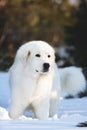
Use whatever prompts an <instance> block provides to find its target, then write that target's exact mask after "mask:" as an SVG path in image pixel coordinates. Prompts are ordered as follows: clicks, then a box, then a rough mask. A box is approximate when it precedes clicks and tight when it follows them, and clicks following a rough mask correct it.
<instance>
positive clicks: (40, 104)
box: [33, 99, 49, 120]
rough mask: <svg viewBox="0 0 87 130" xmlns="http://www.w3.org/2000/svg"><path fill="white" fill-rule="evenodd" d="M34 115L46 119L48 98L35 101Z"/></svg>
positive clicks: (47, 115)
mask: <svg viewBox="0 0 87 130" xmlns="http://www.w3.org/2000/svg"><path fill="white" fill-rule="evenodd" d="M33 107H34V114H35V117H36V118H38V119H40V120H47V119H48V117H49V100H48V99H43V100H40V101H38V100H37V101H35V102H34V104H33Z"/></svg>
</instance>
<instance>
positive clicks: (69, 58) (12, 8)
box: [0, 0, 87, 77]
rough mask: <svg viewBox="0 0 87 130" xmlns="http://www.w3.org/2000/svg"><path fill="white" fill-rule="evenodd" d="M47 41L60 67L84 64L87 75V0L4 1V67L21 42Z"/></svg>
mask: <svg viewBox="0 0 87 130" xmlns="http://www.w3.org/2000/svg"><path fill="white" fill-rule="evenodd" d="M30 40H44V41H46V42H48V43H50V44H51V45H52V46H53V47H54V48H55V50H56V55H57V59H56V61H57V63H58V65H59V66H60V67H64V66H70V65H76V66H79V67H82V68H83V70H84V72H85V75H86V77H87V0H0V70H1V71H2V70H4V71H7V70H8V69H9V67H10V66H11V64H12V63H13V59H14V56H15V53H16V51H17V49H18V48H19V46H20V45H22V44H24V43H25V42H27V41H30Z"/></svg>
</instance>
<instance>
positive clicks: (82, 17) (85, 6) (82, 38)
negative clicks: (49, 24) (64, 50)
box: [65, 0, 87, 68]
mask: <svg viewBox="0 0 87 130" xmlns="http://www.w3.org/2000/svg"><path fill="white" fill-rule="evenodd" d="M72 16H73V17H74V18H76V22H75V25H74V26H73V27H69V26H67V27H66V33H67V36H66V38H65V41H66V44H68V45H69V46H70V45H73V46H74V47H75V51H74V53H73V56H74V60H75V62H76V65H77V66H81V67H84V68H85V67H87V0H81V2H80V5H79V8H78V10H77V11H76V12H75V13H74V14H72Z"/></svg>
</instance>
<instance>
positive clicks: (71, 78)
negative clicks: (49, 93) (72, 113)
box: [59, 67, 86, 97]
mask: <svg viewBox="0 0 87 130" xmlns="http://www.w3.org/2000/svg"><path fill="white" fill-rule="evenodd" d="M59 73H60V79H61V89H62V96H64V97H65V96H69V95H71V96H77V94H79V93H80V92H83V91H84V90H85V89H86V79H85V77H84V74H83V72H82V69H81V68H78V67H66V68H61V69H59Z"/></svg>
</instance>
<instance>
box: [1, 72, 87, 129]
mask: <svg viewBox="0 0 87 130" xmlns="http://www.w3.org/2000/svg"><path fill="white" fill-rule="evenodd" d="M9 104H10V89H9V74H8V73H3V72H0V130H12V129H13V130H27V129H29V130H42V129H43V130H74V129H75V130H80V129H81V130H87V128H86V127H84V128H78V127H76V125H77V124H78V123H79V122H83V121H87V97H84V98H74V99H63V100H61V105H60V108H59V110H58V115H59V118H58V119H57V118H53V119H49V120H47V121H39V120H37V119H32V118H31V117H27V116H22V117H21V118H20V119H17V120H11V119H9V116H8V109H9ZM28 114H29V115H31V113H28Z"/></svg>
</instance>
